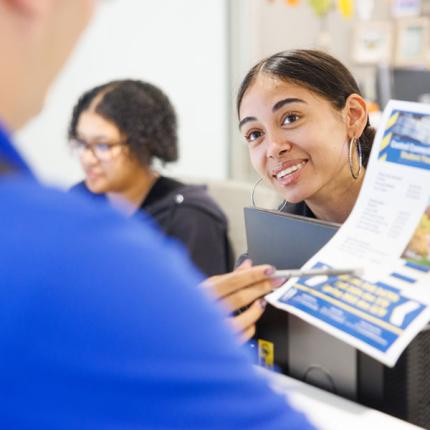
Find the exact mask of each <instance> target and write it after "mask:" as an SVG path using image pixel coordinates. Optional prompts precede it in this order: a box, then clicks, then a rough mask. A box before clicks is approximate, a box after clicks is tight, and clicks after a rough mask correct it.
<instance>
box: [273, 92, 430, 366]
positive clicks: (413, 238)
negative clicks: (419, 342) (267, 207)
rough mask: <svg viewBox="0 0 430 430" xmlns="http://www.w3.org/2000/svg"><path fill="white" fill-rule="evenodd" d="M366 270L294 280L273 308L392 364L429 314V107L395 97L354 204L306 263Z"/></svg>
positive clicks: (275, 299)
mask: <svg viewBox="0 0 430 430" xmlns="http://www.w3.org/2000/svg"><path fill="white" fill-rule="evenodd" d="M320 267H327V268H335V269H341V268H349V267H357V268H361V269H362V272H361V275H360V277H358V276H351V275H342V276H324V277H322V276H319V277H313V278H300V279H297V278H295V279H290V280H289V281H288V282H287V283H286V284H285V285H284V286H283V287H281V288H280V289H279V290H277V291H275V292H274V293H272V294H270V295H269V296H267V300H268V301H269V303H271V304H272V305H273V306H276V307H278V308H280V309H284V310H286V311H288V312H289V313H292V314H294V315H297V316H298V317H300V318H302V319H303V320H305V321H307V322H308V323H310V324H313V325H315V326H317V327H318V328H320V329H322V330H325V331H326V332H328V333H330V334H332V335H333V336H335V337H337V338H339V339H341V340H343V341H344V342H346V343H348V344H350V345H352V346H354V347H355V348H357V349H359V350H361V351H363V352H364V353H366V354H368V355H370V356H372V357H373V358H375V359H377V360H379V361H380V362H382V363H384V364H386V365H387V366H394V365H395V363H396V361H397V359H398V358H399V356H400V354H401V353H402V351H403V350H404V349H405V348H406V347H407V345H408V344H409V343H410V342H411V341H412V339H413V338H414V337H415V336H416V335H417V334H418V333H419V332H420V330H422V329H423V328H424V327H425V325H426V324H427V323H428V322H429V320H430V106H429V105H423V104H418V103H409V102H399V101H390V102H389V103H388V105H387V108H386V109H385V111H384V114H383V117H382V120H381V124H380V126H379V128H378V132H377V134H376V137H375V141H374V144H373V148H372V153H371V156H370V160H369V164H368V166H367V171H366V177H365V179H364V182H363V186H362V189H361V191H360V195H359V198H358V200H357V202H356V205H355V207H354V210H353V211H352V213H351V214H350V216H349V217H348V219H347V220H346V222H345V223H344V224H343V225H342V227H341V228H340V229H339V231H338V232H337V233H336V235H335V236H334V237H333V238H332V240H331V241H330V242H329V243H327V245H326V246H324V247H323V248H322V249H321V250H320V251H319V252H318V253H317V254H316V255H314V256H313V257H312V258H311V259H310V260H309V261H308V262H307V263H306V264H305V265H304V268H320Z"/></svg>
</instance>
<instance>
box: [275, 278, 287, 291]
mask: <svg viewBox="0 0 430 430" xmlns="http://www.w3.org/2000/svg"><path fill="white" fill-rule="evenodd" d="M287 281H288V278H275V279H272V287H273V288H274V289H275V288H279V287H280V286H281V285H284V284H285V282H287Z"/></svg>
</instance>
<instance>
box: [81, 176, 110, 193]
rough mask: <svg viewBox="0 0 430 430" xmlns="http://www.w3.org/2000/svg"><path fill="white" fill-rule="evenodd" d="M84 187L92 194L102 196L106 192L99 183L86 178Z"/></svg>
mask: <svg viewBox="0 0 430 430" xmlns="http://www.w3.org/2000/svg"><path fill="white" fill-rule="evenodd" d="M85 185H86V186H87V188H88V189H89V190H90V191H91V192H92V193H94V194H104V193H106V192H107V191H108V190H107V189H106V187H105V186H104V185H103V183H101V181H94V180H91V179H88V178H87V179H85Z"/></svg>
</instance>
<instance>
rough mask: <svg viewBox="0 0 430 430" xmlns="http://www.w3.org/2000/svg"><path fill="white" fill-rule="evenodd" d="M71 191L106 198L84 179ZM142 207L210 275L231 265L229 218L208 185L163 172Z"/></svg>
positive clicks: (228, 268)
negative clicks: (186, 180)
mask: <svg viewBox="0 0 430 430" xmlns="http://www.w3.org/2000/svg"><path fill="white" fill-rule="evenodd" d="M72 191H80V192H84V193H85V194H87V195H89V196H91V197H92V198H94V199H106V196H104V195H100V194H94V193H92V192H91V191H89V190H88V188H87V187H86V185H85V183H84V182H80V183H79V184H77V185H75V186H74V187H73V188H72ZM140 210H141V211H144V212H145V213H146V214H148V215H150V216H151V217H152V218H153V219H154V220H155V221H156V222H157V224H158V225H159V227H160V228H161V229H162V230H163V231H164V232H165V233H166V234H167V235H168V236H170V237H173V238H176V239H178V240H180V241H181V242H182V243H183V244H184V245H185V246H186V248H187V250H188V253H189V255H190V257H191V259H192V260H193V261H194V263H195V264H196V266H197V267H199V268H200V270H201V271H202V272H203V273H204V274H206V275H207V276H212V275H216V274H220V273H225V272H228V271H230V270H231V269H232V266H233V260H234V257H233V253H232V249H231V246H230V242H229V240H228V235H227V232H228V223H227V219H226V216H225V215H224V213H223V212H222V210H221V209H220V208H219V206H218V205H217V204H216V203H215V202H214V201H213V200H212V199H211V198H210V197H209V195H208V194H207V192H206V187H205V186H201V185H186V184H183V183H182V182H179V181H175V180H174V179H171V178H166V177H163V176H161V177H160V178H158V179H157V181H156V182H155V183H154V185H153V187H152V188H151V190H150V192H149V193H148V195H147V196H146V198H145V200H144V202H143V203H142V205H141V206H140ZM137 216H138V213H137Z"/></svg>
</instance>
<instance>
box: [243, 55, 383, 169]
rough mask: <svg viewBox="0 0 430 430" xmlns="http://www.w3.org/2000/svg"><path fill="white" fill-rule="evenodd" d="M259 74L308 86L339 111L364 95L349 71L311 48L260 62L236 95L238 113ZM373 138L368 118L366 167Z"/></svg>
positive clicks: (362, 142) (362, 138) (363, 141)
mask: <svg viewBox="0 0 430 430" xmlns="http://www.w3.org/2000/svg"><path fill="white" fill-rule="evenodd" d="M260 73H264V74H268V75H271V76H274V77H276V78H277V79H280V80H283V81H288V82H291V83H293V84H296V85H299V86H301V87H305V88H307V89H309V90H311V91H313V92H314V93H316V94H318V95H320V96H321V97H323V98H325V99H326V100H328V101H329V102H330V103H331V104H332V105H333V107H334V108H335V109H337V110H341V109H342V108H344V107H345V103H346V100H347V98H348V97H349V96H350V95H351V94H354V93H355V94H359V95H361V93H360V89H359V88H358V85H357V82H356V81H355V79H354V77H353V76H352V75H351V73H350V72H349V70H348V69H347V68H346V67H345V66H344V65H343V64H342V63H341V62H340V61H338V60H336V59H335V58H334V57H332V56H331V55H328V54H325V53H324V52H321V51H315V50H310V49H299V50H292V51H283V52H279V53H278V54H275V55H272V56H270V57H268V58H265V59H264V60H262V61H260V62H259V63H258V64H256V65H255V66H254V67H253V68H252V69H251V70H250V71H249V72H248V74H247V75H246V76H245V78H244V80H243V81H242V83H241V85H240V88H239V92H238V94H237V102H236V106H237V112H238V113H239V109H240V105H241V103H242V99H243V96H244V95H245V93H246V91H247V89H248V88H249V87H250V86H251V85H252V84H253V83H254V81H255V79H256V78H257V76H258V75H259V74H260ZM374 137H375V129H374V128H373V127H371V126H370V123H369V119H367V124H366V127H365V129H364V131H363V133H362V135H361V136H360V138H359V142H360V145H361V149H362V153H363V166H364V167H366V166H367V162H368V161H369V155H370V150H371V148H372V143H373V138H374Z"/></svg>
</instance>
